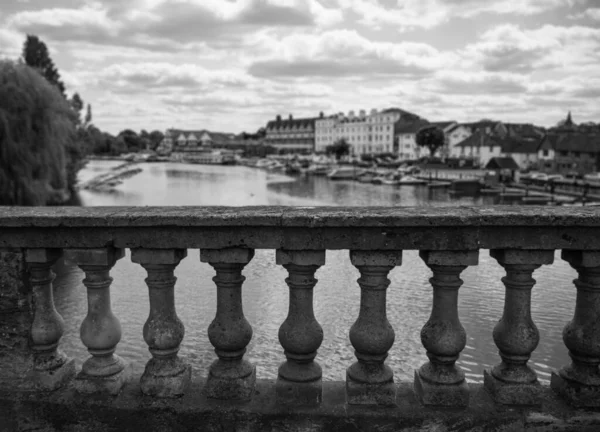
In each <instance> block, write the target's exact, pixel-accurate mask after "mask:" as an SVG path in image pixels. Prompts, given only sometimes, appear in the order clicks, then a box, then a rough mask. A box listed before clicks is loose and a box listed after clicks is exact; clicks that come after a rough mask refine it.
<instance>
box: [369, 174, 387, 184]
mask: <svg viewBox="0 0 600 432" xmlns="http://www.w3.org/2000/svg"><path fill="white" fill-rule="evenodd" d="M387 176H388V174H378V175H376V176H375V177H373V179H371V183H373V184H383V181H384V180H385V179H386V178H387Z"/></svg>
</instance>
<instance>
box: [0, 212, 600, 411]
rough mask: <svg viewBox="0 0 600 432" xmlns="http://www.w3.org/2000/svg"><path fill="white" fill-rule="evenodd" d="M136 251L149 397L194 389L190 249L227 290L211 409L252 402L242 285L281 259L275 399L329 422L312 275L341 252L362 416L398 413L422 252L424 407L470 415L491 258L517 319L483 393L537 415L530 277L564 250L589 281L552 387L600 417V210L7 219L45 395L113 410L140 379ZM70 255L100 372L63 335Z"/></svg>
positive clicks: (3, 227)
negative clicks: (398, 313)
mask: <svg viewBox="0 0 600 432" xmlns="http://www.w3.org/2000/svg"><path fill="white" fill-rule="evenodd" d="M126 248H129V249H131V251H132V253H131V259H132V261H133V262H135V263H139V264H140V265H141V266H143V267H144V268H145V269H146V271H147V273H148V277H147V279H146V283H147V285H148V290H149V297H150V316H149V317H148V320H147V322H146V324H145V326H144V332H143V336H144V340H145V341H146V343H147V344H148V347H149V350H150V353H151V356H152V357H151V359H150V360H149V361H148V363H147V366H146V370H145V372H144V374H143V375H142V377H141V379H140V389H141V391H142V393H143V394H145V395H148V396H151V397H155V398H172V397H180V396H182V395H184V394H185V392H186V391H187V389H188V387H189V383H190V376H191V367H190V366H189V365H188V364H186V363H185V362H184V361H182V360H181V359H180V358H179V357H178V355H177V353H178V350H179V345H180V343H181V342H182V340H183V336H184V326H183V324H182V322H181V321H180V320H179V319H178V317H177V313H176V311H175V303H174V295H175V294H174V293H175V290H174V288H175V282H176V278H175V277H174V270H175V268H176V266H177V265H178V264H179V262H180V260H181V259H182V258H183V257H185V256H186V254H187V250H188V249H198V248H199V249H200V258H201V260H202V261H203V262H206V263H209V264H210V265H211V266H212V267H213V268H214V269H215V271H216V276H215V277H214V279H213V280H214V282H215V284H216V289H217V310H216V315H215V319H214V321H213V322H212V324H211V325H210V327H209V329H208V337H209V340H210V342H211V343H212V345H213V346H214V347H215V353H216V356H217V358H216V360H215V361H214V363H213V364H212V365H211V367H210V370H209V375H208V377H207V379H206V383H205V385H204V389H203V393H204V395H206V397H208V398H210V399H217V400H234V401H251V400H252V398H253V397H255V388H256V385H257V384H256V371H255V366H254V365H252V364H251V363H250V362H248V361H247V360H246V359H244V353H245V351H246V347H247V345H248V343H249V342H250V340H251V338H252V333H253V331H252V327H251V325H250V323H249V322H248V321H247V320H246V318H245V317H244V313H243V307H242V297H241V289H242V285H243V282H244V277H243V276H242V270H243V268H244V266H245V265H246V264H248V263H249V262H250V261H251V260H252V258H253V256H254V250H255V249H275V250H276V261H277V264H279V265H282V266H283V267H284V268H285V269H286V270H287V271H288V274H289V276H288V278H287V279H286V282H287V284H288V286H289V290H290V297H289V299H290V300H289V302H290V304H289V313H288V316H287V318H286V320H285V321H284V322H283V324H282V325H281V328H280V330H279V341H280V343H281V345H282V348H283V350H284V354H285V361H283V363H282V364H281V366H280V368H279V373H278V379H277V382H276V386H275V393H276V400H277V403H278V404H281V405H282V406H293V407H296V406H318V405H319V404H320V403H321V402H322V399H323V390H322V388H323V383H322V379H321V377H322V372H321V367H320V366H319V364H318V360H317V353H318V348H319V346H320V345H321V342H322V340H323V331H322V329H321V326H320V325H319V323H318V322H317V320H316V318H315V316H314V313H313V297H312V295H313V288H314V286H315V285H316V283H317V280H316V279H315V278H314V274H315V272H316V270H317V269H318V268H319V267H320V266H323V265H325V251H326V250H332V249H347V250H349V251H350V260H351V262H352V264H353V265H354V266H355V267H357V269H358V270H359V272H360V278H359V279H358V284H359V286H360V288H361V293H362V294H361V304H360V311H359V315H358V317H357V320H356V322H355V323H354V325H353V326H352V328H350V329H349V338H350V341H351V343H352V345H353V347H354V349H355V355H356V361H355V362H354V363H353V364H352V365H349V367H348V369H347V375H346V389H345V393H346V403H347V404H348V405H384V406H393V405H394V404H395V401H396V397H397V386H396V384H395V383H394V377H393V371H392V370H391V369H390V368H389V367H388V366H387V365H386V364H385V359H386V357H387V355H388V351H389V350H390V348H391V347H392V345H393V343H394V338H395V336H394V330H393V329H392V327H391V325H390V323H389V321H388V320H387V317H386V289H387V287H388V285H389V283H390V281H389V279H388V277H387V276H388V273H389V271H390V270H392V269H393V268H394V267H395V266H399V265H401V263H402V251H403V250H418V251H419V254H420V257H421V258H422V259H423V261H424V262H425V263H426V265H427V266H428V267H429V268H430V269H431V270H432V273H433V276H432V278H431V279H430V282H431V285H432V288H433V303H432V312H431V316H430V318H429V320H428V321H427V323H424V324H425V325H424V327H423V330H422V332H421V339H422V343H423V346H424V347H425V349H426V351H427V357H428V361H427V362H425V363H424V364H423V366H422V367H421V368H420V369H419V370H417V371H415V379H414V383H413V385H414V392H415V395H416V397H417V398H418V400H419V401H420V403H422V404H424V405H426V406H445V407H466V406H468V405H469V403H470V402H469V400H470V399H469V398H470V391H469V386H468V384H467V382H466V380H465V376H464V373H463V371H462V370H461V369H460V368H459V367H458V366H457V365H456V361H457V359H458V358H459V355H460V353H461V351H462V350H463V349H464V347H465V344H466V334H465V330H464V328H463V327H462V325H461V323H460V319H459V315H458V308H457V304H458V291H459V288H460V286H461V285H462V280H461V279H460V274H461V272H462V271H463V270H464V269H465V268H466V267H467V266H473V265H477V263H478V255H479V251H480V250H481V249H489V250H490V254H491V256H492V257H493V258H495V259H496V260H497V261H498V262H499V263H500V264H501V265H502V266H503V267H504V268H505V270H506V276H505V277H504V278H503V279H502V281H503V283H504V285H505V287H506V296H505V308H504V313H503V315H502V317H501V319H500V321H499V322H498V324H497V325H496V327H495V328H494V332H493V337H494V341H495V343H496V345H497V346H498V349H499V355H500V361H499V363H498V364H497V365H496V366H495V367H494V368H492V369H490V370H486V371H485V373H484V387H485V389H486V390H487V392H488V394H489V395H490V396H491V397H492V399H493V400H494V401H495V403H497V404H501V405H511V406H532V405H534V406H535V405H536V404H539V403H540V397H541V396H540V395H541V392H542V386H541V384H540V383H539V382H538V380H537V376H536V373H535V372H534V371H533V369H531V368H530V367H529V366H528V364H527V362H528V360H529V358H530V356H531V353H532V352H533V351H534V350H535V348H536V347H537V345H538V342H539V333H538V330H537V328H536V326H535V324H534V323H533V321H532V319H531V308H530V300H531V290H532V288H533V286H534V284H535V280H534V279H533V278H532V274H533V272H534V270H535V269H537V268H539V267H540V266H542V265H548V264H552V262H553V260H554V251H555V250H559V249H560V250H562V258H563V259H564V260H566V261H567V262H569V264H570V265H571V266H572V267H573V268H575V269H576V270H577V272H578V274H579V277H578V279H576V280H575V281H574V284H575V287H576V288H577V303H576V307H575V311H574V318H573V320H572V321H571V322H569V323H568V324H567V326H566V327H565V331H564V342H565V345H566V347H567V348H568V349H569V353H570V356H571V359H572V363H571V364H570V365H567V366H565V367H564V368H562V369H561V370H560V371H557V372H555V373H554V374H553V376H552V381H551V388H552V389H553V390H554V391H555V392H556V394H558V395H559V396H560V397H561V398H563V400H565V401H567V402H568V403H569V404H571V405H573V406H575V407H594V408H597V407H600V372H599V369H598V365H599V364H600V348H599V347H600V213H598V212H597V211H596V210H594V209H590V208H579V209H576V210H575V209H573V208H561V207H556V208H550V207H525V208H523V207H514V206H511V207H453V208H418V209H417V208H389V207H386V208H371V207H370V208H324V207H323V208H322V207H319V208H314V207H304V208H298V207H296V208H287V207H240V208H233V207H127V208H124V207H114V208H110V207H96V208H75V207H73V208H68V207H63V208H23V207H19V208H17V207H5V208H2V209H1V211H0V249H11V250H21V251H23V253H24V256H25V261H26V262H27V264H28V266H29V269H30V283H31V286H32V288H33V297H34V300H35V301H34V305H35V309H34V320H33V323H32V325H31V342H30V345H31V349H32V350H33V352H34V366H33V372H32V374H31V375H30V376H29V377H28V379H30V380H31V381H32V382H33V383H34V386H35V387H36V388H37V389H38V390H42V391H51V390H56V389H58V388H61V387H65V386H72V387H73V388H74V389H75V390H76V391H77V392H78V393H81V394H98V393H100V394H102V393H104V394H112V395H115V394H118V393H119V392H120V391H121V389H122V387H123V385H124V384H125V383H126V382H127V381H128V380H129V379H130V372H129V370H130V366H129V365H128V364H127V362H126V361H125V360H124V359H122V358H120V357H118V356H117V355H115V354H114V351H115V348H116V346H117V344H118V342H119V340H120V338H121V327H120V323H119V320H118V317H116V316H115V315H113V313H112V311H111V304H110V285H111V282H112V278H111V277H110V275H109V273H110V270H111V268H112V267H113V265H114V264H115V262H116V261H117V260H118V259H121V258H122V257H123V256H124V249H126ZM61 254H64V255H65V256H66V257H68V258H69V259H70V260H71V261H73V262H75V263H76V264H77V265H78V266H79V267H80V268H81V269H82V270H83V271H84V273H85V279H84V281H83V283H84V284H85V286H86V288H87V292H88V314H87V316H86V317H85V319H84V320H83V322H82V324H81V340H82V343H83V344H84V345H85V346H86V347H87V348H88V351H89V353H90V355H91V356H90V357H89V358H88V359H87V360H86V361H85V362H84V363H83V366H82V368H81V371H76V369H75V366H74V364H73V361H72V359H68V358H66V357H65V356H64V355H63V354H62V353H61V351H60V349H59V344H60V339H61V336H62V332H63V330H62V327H63V324H62V318H61V317H60V315H59V314H58V313H57V312H56V310H55V308H54V304H53V298H52V285H51V284H52V280H53V274H52V271H51V266H52V265H53V263H54V262H56V260H57V259H58V258H59V257H60V256H61ZM282 360H284V359H283V358H282ZM73 377H74V379H72V378H73Z"/></svg>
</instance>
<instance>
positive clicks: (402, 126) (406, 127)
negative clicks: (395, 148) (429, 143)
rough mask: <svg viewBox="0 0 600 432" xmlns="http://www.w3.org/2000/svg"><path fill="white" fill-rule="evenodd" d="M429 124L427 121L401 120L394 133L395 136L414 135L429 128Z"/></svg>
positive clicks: (395, 126)
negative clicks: (422, 129)
mask: <svg viewBox="0 0 600 432" xmlns="http://www.w3.org/2000/svg"><path fill="white" fill-rule="evenodd" d="M428 125H429V122H428V121H427V120H423V119H419V120H402V119H401V120H399V121H397V122H396V124H395V125H394V133H395V134H413V133H417V132H418V131H419V129H421V128H423V127H425V126H428Z"/></svg>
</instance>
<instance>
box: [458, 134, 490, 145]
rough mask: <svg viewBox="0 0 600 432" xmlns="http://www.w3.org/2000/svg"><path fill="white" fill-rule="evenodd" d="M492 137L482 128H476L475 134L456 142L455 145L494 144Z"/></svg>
mask: <svg viewBox="0 0 600 432" xmlns="http://www.w3.org/2000/svg"><path fill="white" fill-rule="evenodd" d="M491 139H492V137H491V136H490V135H488V134H485V133H484V132H483V131H481V130H476V131H475V132H474V133H473V134H471V135H469V136H468V137H467V138H465V139H464V140H462V141H461V142H459V143H458V144H456V146H455V147H481V146H482V145H489V146H491V145H494V144H495V142H492V141H491Z"/></svg>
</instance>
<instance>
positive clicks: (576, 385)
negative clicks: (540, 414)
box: [550, 372, 600, 408]
mask: <svg viewBox="0 0 600 432" xmlns="http://www.w3.org/2000/svg"><path fill="white" fill-rule="evenodd" d="M550 385H551V387H552V389H553V390H554V391H555V392H556V393H557V394H559V395H560V396H561V397H563V398H565V400H567V401H568V402H569V403H570V404H571V405H573V406H574V407H577V408H600V386H598V385H589V384H582V383H580V382H577V381H575V380H570V379H567V378H565V377H562V376H561V374H560V372H559V373H556V372H552V378H551V380H550Z"/></svg>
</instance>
